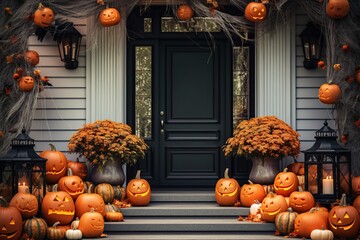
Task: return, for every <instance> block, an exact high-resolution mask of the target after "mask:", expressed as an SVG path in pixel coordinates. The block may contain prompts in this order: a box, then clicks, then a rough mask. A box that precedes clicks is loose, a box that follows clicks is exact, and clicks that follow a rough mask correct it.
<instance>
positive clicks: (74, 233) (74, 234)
mask: <svg viewBox="0 0 360 240" xmlns="http://www.w3.org/2000/svg"><path fill="white" fill-rule="evenodd" d="M65 237H66V239H82V232H81V231H80V230H79V229H75V228H73V229H68V230H66V232H65Z"/></svg>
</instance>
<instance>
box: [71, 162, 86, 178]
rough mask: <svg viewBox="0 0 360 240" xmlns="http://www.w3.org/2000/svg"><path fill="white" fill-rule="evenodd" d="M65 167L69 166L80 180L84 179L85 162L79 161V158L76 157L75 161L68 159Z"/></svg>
mask: <svg viewBox="0 0 360 240" xmlns="http://www.w3.org/2000/svg"><path fill="white" fill-rule="evenodd" d="M67 167H68V168H71V171H72V173H73V175H75V176H78V177H80V178H81V179H82V180H85V178H86V176H87V173H88V169H87V166H86V164H85V163H83V162H79V158H76V162H73V161H68V163H67Z"/></svg>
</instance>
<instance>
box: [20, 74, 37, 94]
mask: <svg viewBox="0 0 360 240" xmlns="http://www.w3.org/2000/svg"><path fill="white" fill-rule="evenodd" d="M34 85H35V81H34V79H33V78H32V77H31V76H23V77H22V78H20V80H19V81H18V86H19V89H20V90H21V91H23V92H30V91H31V90H33V88H34Z"/></svg>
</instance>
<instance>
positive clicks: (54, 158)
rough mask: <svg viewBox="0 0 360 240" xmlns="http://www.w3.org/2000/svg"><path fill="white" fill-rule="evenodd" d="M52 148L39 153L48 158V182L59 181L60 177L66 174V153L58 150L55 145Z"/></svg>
mask: <svg viewBox="0 0 360 240" xmlns="http://www.w3.org/2000/svg"><path fill="white" fill-rule="evenodd" d="M50 146H51V150H45V151H43V152H41V153H40V154H39V156H40V157H42V158H46V159H47V161H46V182H47V183H49V184H54V183H57V182H58V181H59V180H60V178H62V177H64V176H65V174H66V169H67V168H66V167H67V159H66V156H65V154H63V153H62V152H60V151H56V148H55V147H54V146H53V145H50Z"/></svg>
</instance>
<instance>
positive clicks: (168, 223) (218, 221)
mask: <svg viewBox="0 0 360 240" xmlns="http://www.w3.org/2000/svg"><path fill="white" fill-rule="evenodd" d="M105 232H275V225H274V224H273V223H257V222H245V221H238V220H237V219H236V218H184V217H179V218H145V219H139V218H137V219H124V221H123V222H106V223H105Z"/></svg>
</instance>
